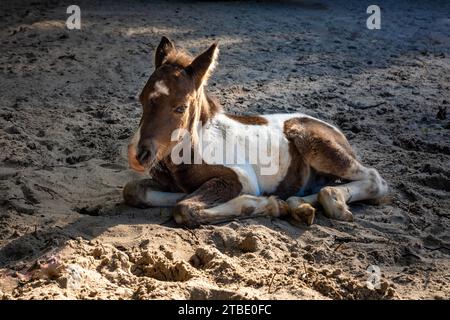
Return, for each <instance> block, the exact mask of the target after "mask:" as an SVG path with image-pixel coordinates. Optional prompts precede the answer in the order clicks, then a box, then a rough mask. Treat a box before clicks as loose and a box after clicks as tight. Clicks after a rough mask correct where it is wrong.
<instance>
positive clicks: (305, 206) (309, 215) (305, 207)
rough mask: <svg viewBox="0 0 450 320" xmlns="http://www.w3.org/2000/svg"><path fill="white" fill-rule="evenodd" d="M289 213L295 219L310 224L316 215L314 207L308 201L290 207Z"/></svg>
mask: <svg viewBox="0 0 450 320" xmlns="http://www.w3.org/2000/svg"><path fill="white" fill-rule="evenodd" d="M291 215H292V217H293V218H294V219H295V220H297V221H300V222H303V223H305V224H306V225H308V226H310V225H312V224H313V222H314V218H315V217H316V208H314V207H313V206H312V205H310V204H309V203H302V204H300V205H299V206H298V207H297V208H293V209H291Z"/></svg>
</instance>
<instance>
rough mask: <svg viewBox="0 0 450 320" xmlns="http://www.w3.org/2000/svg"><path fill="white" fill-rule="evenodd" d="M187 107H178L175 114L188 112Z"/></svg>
mask: <svg viewBox="0 0 450 320" xmlns="http://www.w3.org/2000/svg"><path fill="white" fill-rule="evenodd" d="M186 108H187V107H186V106H179V107H176V109H175V112H176V113H184V111H186Z"/></svg>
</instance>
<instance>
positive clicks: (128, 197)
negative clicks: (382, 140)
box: [123, 37, 388, 226]
mask: <svg viewBox="0 0 450 320" xmlns="http://www.w3.org/2000/svg"><path fill="white" fill-rule="evenodd" d="M217 56H218V47H217V44H216V43H215V44H213V45H212V46H211V47H210V48H209V49H208V50H206V51H205V52H203V53H202V54H200V55H199V56H197V57H196V58H192V57H191V56H190V55H189V54H188V53H186V52H184V51H182V50H180V49H178V48H176V47H175V45H174V43H173V42H171V41H170V40H169V39H167V38H166V37H163V38H162V39H161V42H160V44H159V46H158V48H157V49H156V53H155V70H154V72H153V74H152V75H151V76H150V78H149V80H148V81H147V83H146V85H145V87H144V89H143V90H142V92H141V94H140V97H139V99H140V102H141V104H142V108H143V113H142V118H141V121H140V124H139V128H138V129H137V131H136V134H135V135H134V137H133V138H132V140H131V143H130V144H129V147H128V159H129V164H130V166H131V168H132V169H134V170H136V171H139V172H142V173H144V174H148V175H149V178H148V179H143V180H138V181H131V182H129V183H128V184H127V185H126V186H125V188H124V190H123V197H124V199H125V202H126V203H127V204H129V205H131V206H136V207H158V206H173V207H174V211H173V214H174V218H175V221H176V222H177V223H180V224H185V225H189V226H195V225H198V224H206V223H217V222H223V221H226V220H231V219H235V218H248V217H253V216H261V215H268V216H274V217H279V216H288V215H290V216H292V217H293V218H294V219H296V220H298V221H302V222H305V223H306V224H311V223H312V222H313V219H314V216H315V211H316V209H315V207H317V206H318V205H321V206H322V207H323V211H324V213H325V215H326V216H327V217H330V218H334V219H339V220H345V221H352V220H353V215H352V213H351V212H350V211H349V209H348V206H347V203H350V202H354V201H360V200H366V199H377V198H380V197H382V196H384V195H385V194H386V193H387V191H388V187H387V184H386V182H385V181H384V180H383V179H382V178H381V176H380V175H379V173H378V171H377V170H375V169H372V168H367V167H365V166H363V165H362V164H361V163H360V162H359V161H358V160H357V159H356V157H355V154H354V153H353V151H352V148H351V147H350V144H349V143H348V141H347V139H346V138H345V136H344V135H343V134H342V132H341V131H340V130H339V129H337V128H336V127H334V126H332V125H330V124H327V123H325V122H323V121H320V120H318V119H315V118H313V117H310V116H307V115H304V114H273V115H261V116H237V115H230V114H226V113H224V112H223V111H222V110H221V108H220V106H219V105H218V104H217V103H216V102H215V101H214V100H213V99H212V98H211V97H210V96H209V95H208V94H207V92H206V81H207V80H208V78H209V76H210V74H211V72H212V70H213V68H214V66H215V64H216V61H217ZM199 124H200V125H199ZM199 128H200V129H203V130H204V131H205V132H208V133H210V134H211V133H214V132H225V131H226V133H227V135H231V136H234V137H235V138H237V139H239V138H240V135H242V134H243V133H244V132H250V133H251V134H250V135H247V137H246V138H248V137H249V136H250V139H252V138H251V137H255V139H256V137H258V136H259V137H260V136H263V135H264V134H265V133H270V134H271V135H272V136H273V135H275V136H278V137H279V141H280V142H279V144H278V145H277V147H278V149H277V150H278V152H277V153H276V155H275V156H273V159H271V160H273V162H274V163H276V164H277V169H278V170H276V172H275V173H273V174H270V175H267V174H265V175H264V174H261V170H260V169H261V168H260V167H261V165H260V164H259V163H250V162H245V161H244V163H241V164H239V165H233V164H227V163H223V164H214V163H208V162H206V161H203V160H202V161H201V162H200V163H196V164H190V163H178V164H175V163H174V161H173V159H172V157H171V152H172V151H173V149H174V147H175V146H176V145H177V141H172V140H173V139H172V138H173V136H172V133H173V132H174V131H176V130H177V129H185V130H186V131H187V132H190V133H191V134H192V137H197V139H198V130H199ZM249 130H250V131H249ZM218 140H220V139H218ZM193 141H194V145H195V141H196V139H195V138H194V139H193ZM255 143H256V142H255V141H249V143H246V144H241V145H240V149H239V146H238V150H237V152H238V153H239V152H245V151H246V150H245V148H253V147H254V145H255ZM339 180H340V184H336V181H339Z"/></svg>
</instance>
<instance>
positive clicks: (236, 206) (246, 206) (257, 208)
mask: <svg viewBox="0 0 450 320" xmlns="http://www.w3.org/2000/svg"><path fill="white" fill-rule="evenodd" d="M278 211H279V210H278V204H277V202H276V199H275V198H274V197H257V196H251V195H242V196H239V197H236V198H234V199H232V200H230V201H227V202H225V203H223V204H220V205H218V206H216V207H212V208H209V209H206V210H204V213H205V215H208V216H211V217H222V218H225V217H239V216H244V217H245V216H255V215H263V214H267V215H269V214H272V215H275V216H276V215H277V214H278Z"/></svg>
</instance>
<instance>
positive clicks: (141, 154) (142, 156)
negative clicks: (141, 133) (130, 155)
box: [136, 148, 150, 164]
mask: <svg viewBox="0 0 450 320" xmlns="http://www.w3.org/2000/svg"><path fill="white" fill-rule="evenodd" d="M149 156H150V151H148V150H147V149H142V148H139V151H138V154H137V157H136V158H137V160H138V161H139V163H140V164H144V163H145V160H147V159H148V157H149Z"/></svg>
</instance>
